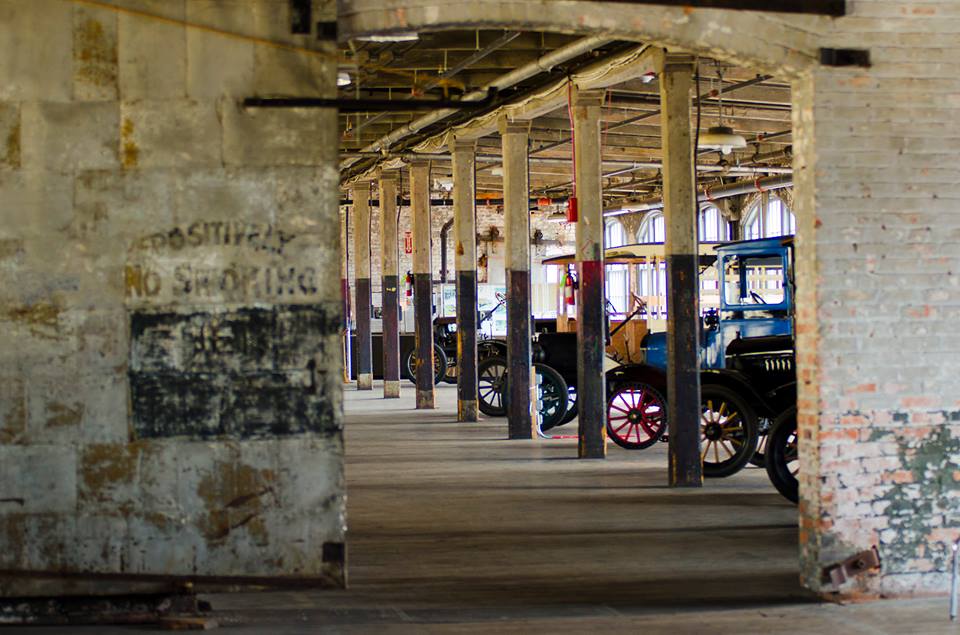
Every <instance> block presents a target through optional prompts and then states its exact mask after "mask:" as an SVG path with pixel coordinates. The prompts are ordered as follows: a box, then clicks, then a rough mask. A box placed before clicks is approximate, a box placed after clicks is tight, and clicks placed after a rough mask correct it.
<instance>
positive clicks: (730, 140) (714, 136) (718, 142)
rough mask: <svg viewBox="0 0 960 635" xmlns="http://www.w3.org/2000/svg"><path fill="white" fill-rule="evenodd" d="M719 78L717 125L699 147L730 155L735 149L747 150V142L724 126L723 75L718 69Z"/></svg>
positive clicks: (702, 139) (702, 137) (710, 129)
mask: <svg viewBox="0 0 960 635" xmlns="http://www.w3.org/2000/svg"><path fill="white" fill-rule="evenodd" d="M717 77H718V78H719V80H720V88H719V90H718V91H717V119H718V121H717V125H716V126H713V127H711V128H708V129H707V131H706V132H705V133H703V134H701V135H700V142H699V143H698V144H697V147H698V148H699V149H701V150H719V151H720V152H722V153H723V154H730V153H731V152H732V151H733V150H735V149H740V148H746V147H747V140H746V139H745V138H744V137H743V135H738V134H736V133H734V131H733V128H731V127H730V126H725V125H723V74H722V73H721V72H720V68H719V66H718V68H717Z"/></svg>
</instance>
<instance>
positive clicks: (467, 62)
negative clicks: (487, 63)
mask: <svg viewBox="0 0 960 635" xmlns="http://www.w3.org/2000/svg"><path fill="white" fill-rule="evenodd" d="M518 37H520V31H507V32H506V33H504V34H503V35H501V36H500V37H499V38H497V39H496V40H494V41H493V42H491V43H490V44H488V45H486V46H485V47H483V48H482V49H480V50H479V51H476V52H475V53H473V55H470V56H469V57H467V58H466V59H464V60H462V61H461V62H460V63H459V64H455V65H454V66H452V67H450V68H449V69H447V70H446V71H444V72H442V73H440V74H439V75H437V77H435V78H434V79H432V80H430V81H429V82H427V83H426V84H425V85H424V86H423V88H421V89H420V92H426V91H428V90H430V89H431V88H436V87H437V86H439V85H440V82H442V81H443V80H445V79H449V78H451V77H453V76H454V75H456V74H457V73H459V72H460V71H462V70H463V69H465V68H467V67H468V66H471V65H472V64H475V63H477V62H479V61H480V60H482V59H483V58H485V57H487V56H488V55H490V54H491V53H493V52H495V51H497V50H499V49H501V48H503V47H504V46H506V45H507V44H509V43H510V42H513V41H514V40H515V39H517V38H518ZM383 117H384V113H382V112H381V113H378V114H377V115H375V116H373V117H370V118H369V119H366V120H364V121H362V122H360V123H358V124H357V126H356V127H355V128H354V129H353V130H352V132H353V133H354V134H356V133H358V132H360V131H361V130H363V129H364V128H366V127H367V126H369V125H370V124H372V123H374V122H376V121H379V120H380V119H382V118H383Z"/></svg>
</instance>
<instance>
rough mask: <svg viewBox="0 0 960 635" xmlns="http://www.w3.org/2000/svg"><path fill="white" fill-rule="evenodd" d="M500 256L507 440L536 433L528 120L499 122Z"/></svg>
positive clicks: (527, 436)
mask: <svg viewBox="0 0 960 635" xmlns="http://www.w3.org/2000/svg"><path fill="white" fill-rule="evenodd" d="M500 135H501V136H502V138H503V216H504V220H503V224H504V234H505V243H504V252H505V254H504V259H505V265H506V270H507V418H508V426H509V428H508V430H509V436H510V438H511V439H532V438H534V436H535V431H534V419H533V403H532V399H531V389H532V387H533V381H532V379H533V378H532V373H533V362H532V357H531V341H530V338H531V335H532V332H531V328H530V312H531V309H532V307H531V302H530V186H529V175H528V173H527V140H528V139H529V136H530V122H528V121H524V122H509V121H507V120H505V119H504V120H501V121H500Z"/></svg>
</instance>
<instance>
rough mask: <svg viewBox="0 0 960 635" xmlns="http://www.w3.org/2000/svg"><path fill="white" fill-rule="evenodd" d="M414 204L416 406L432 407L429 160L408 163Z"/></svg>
mask: <svg viewBox="0 0 960 635" xmlns="http://www.w3.org/2000/svg"><path fill="white" fill-rule="evenodd" d="M410 191H411V196H410V198H411V199H412V203H413V317H414V331H415V334H416V342H417V343H416V351H417V365H416V384H417V409H425V410H432V409H433V408H435V407H436V406H435V403H436V395H435V392H434V381H433V380H434V372H433V280H432V277H431V275H432V274H431V272H432V271H433V268H432V266H431V264H430V252H431V248H430V163H429V162H427V161H414V162H412V163H411V164H410Z"/></svg>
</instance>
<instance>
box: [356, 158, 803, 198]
mask: <svg viewBox="0 0 960 635" xmlns="http://www.w3.org/2000/svg"><path fill="white" fill-rule="evenodd" d="M341 156H343V157H348V158H358V159H366V158H368V159H373V158H396V159H402V160H404V161H412V160H414V159H421V160H423V159H426V160H428V161H449V160H450V155H449V154H443V153H429V152H403V153H400V154H396V155H383V154H380V153H379V152H344V153H343V154H342V155H341ZM773 158H775V157H773V156H770V157H766V158H765V159H764V160H767V161H769V160H772V159H773ZM783 158H789V155H784V157H783ZM476 160H477V161H479V162H483V163H500V162H501V161H502V160H503V157H502V156H500V155H499V154H478V155H477V156H476ZM529 161H530V163H543V164H569V163H570V159H568V158H566V157H530V159H529ZM601 162H602V163H603V164H604V165H610V166H622V167H623V168H626V169H623V170H617V171H616V172H611V173H607V174H604V175H603V176H604V178H609V177H611V176H617V175H619V174H625V173H627V172H634V171H636V170H659V169H660V168H662V167H663V165H662V163H660V162H659V161H630V160H629V159H603V160H602V161H601ZM697 171H699V172H724V173H726V172H729V173H731V174H734V173H740V174H791V173H793V168H788V167H771V166H756V165H730V166H722V165H715V164H711V163H704V164H700V165H698V166H697ZM567 185H569V183H564V184H562V185H555V186H551V187H549V188H547V189H545V190H543V191H544V192H547V191H552V190H557V189H561V188H562V187H565V186H567Z"/></svg>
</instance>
